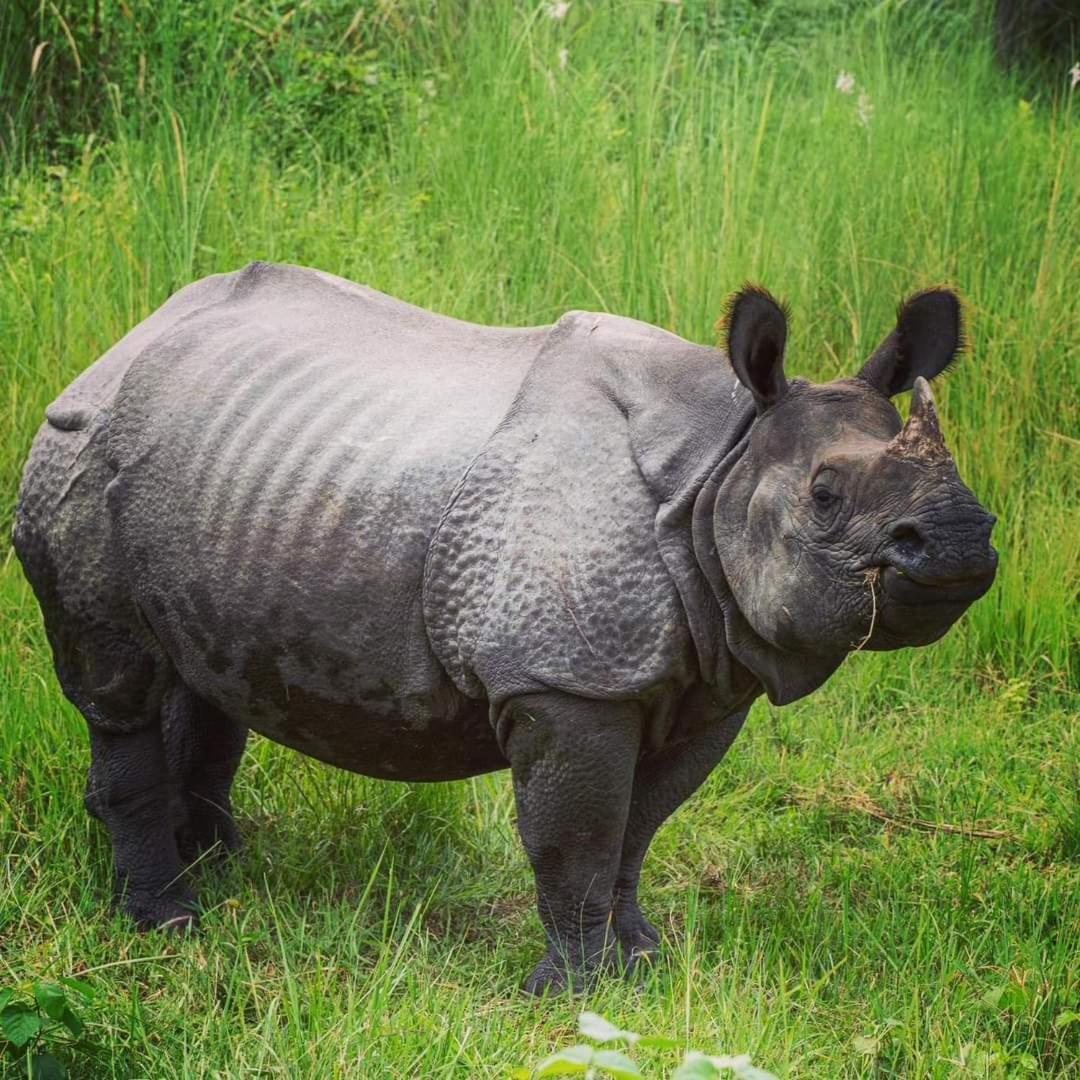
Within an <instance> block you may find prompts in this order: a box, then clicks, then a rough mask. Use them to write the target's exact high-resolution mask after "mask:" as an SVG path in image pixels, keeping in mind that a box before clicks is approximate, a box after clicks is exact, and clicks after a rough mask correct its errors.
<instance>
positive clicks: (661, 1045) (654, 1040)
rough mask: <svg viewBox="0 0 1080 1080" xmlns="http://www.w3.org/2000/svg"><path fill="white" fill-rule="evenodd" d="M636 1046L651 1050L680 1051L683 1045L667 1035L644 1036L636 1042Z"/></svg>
mask: <svg viewBox="0 0 1080 1080" xmlns="http://www.w3.org/2000/svg"><path fill="white" fill-rule="evenodd" d="M634 1045H635V1046H644V1047H646V1048H647V1049H650V1050H678V1049H679V1047H680V1046H682V1045H683V1044H682V1042H681V1041H680V1040H679V1039H669V1038H668V1037H667V1036H666V1035H642V1036H641V1037H640V1038H639V1039H636V1040H635V1041H634Z"/></svg>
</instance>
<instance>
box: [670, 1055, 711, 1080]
mask: <svg viewBox="0 0 1080 1080" xmlns="http://www.w3.org/2000/svg"><path fill="white" fill-rule="evenodd" d="M719 1075H720V1073H719V1070H718V1069H717V1068H716V1066H715V1065H713V1063H712V1062H711V1061H710V1060H709V1059H708V1058H707V1057H706V1056H705V1055H704V1054H699V1053H697V1051H695V1050H691V1051H690V1053H688V1054H687V1055H686V1060H685V1061H683V1063H682V1064H681V1065H680V1066H679V1067H678V1068H677V1069H676V1070H675V1071H674V1072H673V1073H672V1074H671V1080H716V1078H717V1077H718V1076H719Z"/></svg>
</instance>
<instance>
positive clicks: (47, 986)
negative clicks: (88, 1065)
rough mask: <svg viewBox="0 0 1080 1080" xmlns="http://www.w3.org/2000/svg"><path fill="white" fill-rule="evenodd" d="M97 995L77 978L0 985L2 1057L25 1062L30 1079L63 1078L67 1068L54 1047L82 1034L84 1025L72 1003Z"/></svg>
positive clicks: (68, 1044)
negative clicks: (21, 984)
mask: <svg viewBox="0 0 1080 1080" xmlns="http://www.w3.org/2000/svg"><path fill="white" fill-rule="evenodd" d="M72 992H74V996H75V997H77V998H78V999H80V1001H81V1002H82V1003H86V1002H90V1001H92V1000H93V999H94V996H95V995H94V991H93V989H92V988H91V987H90V986H88V985H87V984H86V983H84V982H80V981H79V980H78V979H60V980H59V982H31V983H27V984H25V985H23V986H19V987H15V986H7V987H0V1059H2V1057H3V1056H6V1057H8V1058H9V1059H11V1060H18V1061H21V1062H22V1063H23V1065H24V1066H25V1069H26V1075H27V1076H28V1077H29V1080H64V1077H66V1076H67V1075H68V1070H67V1068H66V1067H65V1066H64V1064H63V1063H62V1061H61V1059H60V1058H59V1057H57V1056H56V1054H54V1053H53V1052H52V1051H53V1050H57V1051H58V1052H61V1053H62V1051H63V1048H64V1047H65V1046H66V1047H70V1045H71V1042H72V1040H78V1039H80V1038H81V1037H82V1034H83V1030H84V1025H83V1022H82V1020H81V1019H80V1018H79V1014H78V1012H77V1011H76V1008H75V1005H74V1004H73V994H72Z"/></svg>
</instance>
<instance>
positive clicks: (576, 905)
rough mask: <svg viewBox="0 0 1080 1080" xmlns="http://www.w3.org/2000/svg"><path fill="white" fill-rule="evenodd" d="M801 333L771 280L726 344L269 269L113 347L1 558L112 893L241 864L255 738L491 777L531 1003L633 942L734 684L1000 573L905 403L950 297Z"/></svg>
mask: <svg viewBox="0 0 1080 1080" xmlns="http://www.w3.org/2000/svg"><path fill="white" fill-rule="evenodd" d="M785 337H786V321H785V317H784V314H783V312H782V311H781V310H780V308H779V307H778V306H777V305H776V303H775V302H774V301H773V300H772V299H771V298H770V297H769V296H768V294H767V293H765V292H764V291H763V290H760V289H757V288H754V287H748V288H746V289H744V290H743V291H742V292H741V293H739V294H737V295H736V296H735V297H734V298H733V300H732V303H731V307H730V310H729V318H728V329H727V346H728V357H729V358H730V361H729V359H728V357H725V356H724V355H723V354H722V353H720V352H717V351H716V350H714V349H711V348H706V347H703V346H699V345H693V344H690V343H688V342H686V341H683V340H682V339H680V338H678V337H675V336H673V335H672V334H669V333H666V332H665V331H662V330H659V329H656V328H655V327H652V326H648V325H645V324H643V323H639V322H635V321H633V320H631V319H625V318H619V317H617V316H612V315H603V314H591V313H585V312H572V313H570V314H568V315H566V316H564V317H563V318H562V319H560V320H559V322H558V323H556V324H555V325H554V326H550V327H538V328H533V329H523V330H516V329H494V328H489V327H480V326H473V325H469V324H467V323H462V322H457V321H455V320H452V319H448V318H444V317H442V316H439V315H434V314H431V313H429V312H426V311H421V310H419V309H417V308H414V307H411V306H409V305H407V304H404V303H401V302H400V301H397V300H394V299H391V298H390V297H387V296H383V295H382V294H380V293H377V292H374V291H372V290H370V289H367V288H363V287H361V286H358V285H354V284H352V283H350V282H347V281H343V280H341V279H339V278H335V277H332V276H331V275H329V274H323V273H319V272H317V271H313V270H306V269H300V268H296V267H291V266H268V265H265V264H259V263H256V264H253V265H251V266H249V267H248V268H247V269H245V270H243V271H240V272H239V273H236V274H226V275H221V276H217V277H211V278H207V279H205V280H203V281H200V282H197V283H195V284H194V285H191V286H189V287H188V288H186V289H183V290H182V291H181V292H179V293H177V294H176V295H175V296H174V297H173V298H172V299H171V300H169V301H168V303H166V304H165V305H164V306H163V307H162V308H161V309H160V310H158V311H157V312H155V313H154V314H153V315H152V316H151V317H150V318H149V319H147V320H146V321H145V322H144V323H142V324H141V325H139V326H138V327H136V328H135V329H134V330H133V331H132V332H131V333H130V334H128V335H127V337H125V338H124V339H123V340H122V341H121V342H120V343H119V344H117V345H116V346H115V347H114V348H113V349H111V350H110V351H109V352H108V353H106V355H105V356H103V357H102V358H101V359H100V360H99V361H98V362H97V363H96V364H95V365H94V366H93V367H91V368H90V369H89V370H88V371H87V372H86V373H85V374H84V375H82V376H81V377H80V378H79V379H78V380H76V382H74V383H73V384H72V385H71V386H70V387H69V388H68V390H67V391H66V392H65V393H64V394H63V395H62V396H61V397H60V398H59V399H58V400H57V401H56V402H55V403H54V404H53V405H52V406H51V407H50V408H49V410H48V413H47V416H48V420H47V422H46V423H45V424H44V425H43V426H42V428H41V431H40V432H39V434H38V436H37V439H36V441H35V443H34V447H33V450H32V452H31V455H30V459H29V461H28V463H27V466H26V472H25V477H24V481H23V487H22V493H21V500H20V504H19V508H18V514H17V520H16V534H15V541H16V548H17V551H18V553H19V557H20V559H21V560H22V563H23V566H24V567H25V570H26V574H27V576H28V577H29V579H30V581H31V583H32V584H33V587H34V589H35V591H36V593H37V596H38V598H39V600H40V603H41V608H42V611H43V613H44V617H45V623H46V627H47V630H48V634H49V639H50V642H51V644H52V647H53V651H54V656H55V665H56V670H57V674H58V676H59V679H60V682H61V685H62V686H63V689H64V692H65V693H66V694H67V696H68V697H69V698H70V699H71V700H72V701H73V702H74V703H75V705H76V706H77V707H78V708H79V709H80V710H81V711H82V713H83V715H84V716H85V717H86V720H87V722H88V725H89V729H90V740H91V746H92V758H93V762H92V766H91V770H90V777H89V782H88V788H87V800H86V801H87V806H88V808H89V810H90V812H91V813H93V814H95V815H96V816H98V817H99V818H100V819H101V820H102V821H103V822H104V823H105V825H106V826H107V827H108V829H109V832H110V834H111V837H112V841H113V847H114V851H115V856H116V873H117V889H118V895H119V896H120V898H121V899H122V903H123V905H124V907H125V908H126V910H127V911H128V912H130V914H131V915H132V916H134V918H135V919H136V920H137V921H138V923H139V924H140V925H141V926H144V927H154V926H173V927H179V928H185V927H187V926H188V925H190V924H191V922H192V920H193V919H194V914H193V906H192V905H193V897H192V895H191V893H190V892H189V891H188V888H187V886H186V884H185V883H184V880H183V871H184V867H185V865H186V864H187V863H189V862H190V861H191V860H192V859H194V858H195V857H196V856H197V855H198V853H199V852H201V851H204V850H206V849H207V848H208V847H210V846H212V845H215V844H220V845H221V846H223V847H224V848H226V849H228V848H233V847H235V845H236V843H237V832H236V827H235V825H234V823H233V819H232V815H231V811H230V805H229V788H230V784H231V782H232V778H233V774H234V772H235V770H236V767H237V764H238V762H239V760H240V756H241V754H242V752H243V747H244V741H245V736H246V731H247V729H248V728H251V729H253V730H255V731H259V732H261V733H263V734H264V735H266V736H268V737H270V738H272V739H275V740H277V741H278V742H282V743H285V744H286V745H288V746H292V747H294V748H296V749H298V750H301V751H302V752H304V753H306V754H310V755H312V756H314V757H317V758H320V759H321V760H323V761H326V762H329V763H331V764H334V765H339V766H341V767H343V768H347V769H351V770H354V771H356V772H360V773H363V774H365V775H368V776H374V777H382V778H386V779H393V780H450V779H455V778H458V777H466V776H472V775H475V774H478V773H483V772H487V771H489V770H493V769H501V768H506V767H509V768H510V769H511V770H512V773H513V780H514V789H515V794H516V798H517V808H518V824H519V827H520V831H521V837H522V840H523V842H524V846H525V850H526V852H527V853H528V856H529V859H530V861H531V863H532V866H533V869H534V871H535V874H536V882H537V890H538V896H539V911H540V917H541V919H542V921H543V924H544V927H545V930H546V932H547V936H548V942H549V945H548V950H547V954H546V956H545V957H544V959H543V960H542V961H541V963H540V964H539V966H538V967H537V968H536V970H535V971H534V972H533V974H532V976H531V977H530V978H529V980H528V981H527V983H526V986H527V989H529V990H530V991H533V992H542V991H545V990H555V989H560V988H563V987H565V986H566V985H567V983H568V981H569V982H571V983H573V984H577V983H580V982H581V981H583V980H586V979H587V978H588V977H589V975H590V973H591V972H594V971H595V970H597V969H599V968H600V967H606V966H609V965H614V964H621V965H623V966H624V967H628V966H630V965H631V964H632V963H633V961H634V959H635V958H636V957H637V956H639V955H640V954H642V953H649V952H651V951H652V950H654V948H655V947H656V945H657V942H658V939H659V934H658V933H657V931H656V930H655V929H654V928H653V927H652V926H651V925H650V924H649V923H648V922H647V921H646V920H645V918H644V917H643V916H642V914H641V912H640V910H639V908H638V903H637V895H636V894H637V884H638V875H639V872H640V869H641V864H642V860H643V858H644V856H645V852H646V849H647V848H648V846H649V842H650V840H651V839H652V836H653V834H654V833H655V831H656V829H657V828H658V827H659V825H660V824H661V822H663V821H664V819H665V818H666V817H668V815H669V814H671V813H672V811H674V810H675V809H676V807H678V806H679V805H680V804H681V803H682V802H683V801H684V800H685V799H686V798H687V797H688V796H689V795H690V794H691V793H692V792H693V791H694V790H695V789H696V788H697V787H698V786H699V785H700V784H701V783H702V781H703V780H704V779H705V777H706V776H708V774H709V772H710V770H711V769H712V768H713V767H714V766H715V765H716V764H717V762H719V761H720V759H721V758H722V757H723V755H724V752H725V751H726V750H727V748H728V746H729V745H730V744H731V741H732V740H733V739H734V737H735V735H736V734H737V732H738V730H739V728H740V726H741V724H742V722H743V719H744V718H745V716H746V712H747V709H748V708H749V706H750V704H751V702H752V701H753V699H754V698H755V697H757V696H758V695H759V694H761V693H762V692H763V691H764V692H765V693H767V694H768V696H769V698H770V700H772V701H773V702H774V703H777V704H784V703H786V702H790V701H793V700H795V699H796V698H799V697H801V696H803V695H805V694H808V693H810V692H811V691H812V690H814V689H815V688H816V687H817V686H819V685H821V683H822V682H824V681H825V679H827V678H828V676H829V675H830V674H831V673H832V672H833V671H834V670H835V669H836V667H837V666H838V665H839V664H840V663H841V661H842V660H843V659H844V657H845V656H846V655H847V654H848V653H849V652H850V651H852V650H853V649H854V648H856V647H858V646H860V645H862V646H863V647H867V648H882V649H886V648H887V649H891V648H897V647H900V646H904V645H922V644H926V643H928V642H931V641H933V640H935V639H936V638H938V637H940V636H941V635H942V634H943V633H944V632H945V631H946V630H947V629H948V627H949V626H950V625H951V624H952V623H953V622H954V621H955V620H956V619H957V618H958V617H959V616H960V614H961V613H962V612H963V611H964V609H965V608H966V607H967V606H968V604H970V603H971V602H972V601H973V600H974V599H976V598H977V597H978V596H980V595H981V594H982V593H983V592H984V591H985V590H986V589H987V588H988V587H989V585H990V582H991V581H992V579H993V576H994V571H995V565H996V555H995V553H994V550H993V548H991V547H990V544H989V537H990V530H991V528H992V525H993V518H992V517H991V516H990V515H989V514H987V513H986V512H985V511H984V510H983V509H982V508H981V507H980V506H979V504H978V503H977V502H976V500H975V498H974V497H973V496H972V494H971V492H970V491H969V490H968V489H967V488H966V487H965V486H964V484H963V483H962V482H961V480H960V478H959V476H958V475H957V472H956V469H955V468H954V466H953V463H952V461H951V459H950V457H949V455H948V452H947V451H946V450H945V446H944V443H943V442H942V440H941V435H940V431H939V430H938V427H937V420H936V416H935V414H934V407H933V402H932V399H931V397H930V392H929V388H928V386H927V384H926V382H925V381H923V379H924V378H932V377H933V376H934V375H936V374H938V373H939V372H940V371H941V370H942V369H943V368H944V367H945V366H946V365H947V364H948V363H949V362H950V361H951V360H952V358H953V356H954V354H955V353H956V350H957V348H958V345H959V340H960V311H959V305H958V304H957V301H956V299H955V297H954V296H953V295H952V294H951V293H949V292H946V291H941V290H937V291H931V292H927V293H923V294H920V295H919V296H917V297H914V298H913V299H911V300H910V301H908V303H907V304H906V305H905V306H904V307H903V308H902V309H901V312H900V316H899V322H898V324H897V328H896V329H895V330H894V331H893V332H892V334H890V336H889V337H888V338H887V339H886V340H885V341H884V342H883V344H882V346H881V347H880V348H879V349H878V351H877V352H876V353H875V354H874V356H873V357H872V358H871V359H870V360H869V361H868V362H867V364H866V366H865V367H864V368H863V370H862V371H861V372H860V373H859V375H858V376H856V377H855V378H852V379H845V380H840V381H837V382H833V383H829V384H827V385H822V386H814V385H811V384H810V383H807V382H803V381H801V380H800V381H795V382H792V383H790V384H789V383H788V382H787V379H786V377H785V375H784V371H783V353H784V342H785ZM916 380H918V382H917V385H916V397H915V402H914V406H913V414H912V419H911V421H910V422H909V423H908V425H907V426H906V427H905V428H904V429H903V430H901V420H900V417H899V415H898V413H897V412H896V410H895V408H894V407H893V405H892V404H891V403H890V401H889V396H890V395H894V394H898V393H901V392H903V391H905V390H908V389H911V387H912V386H913V384H916Z"/></svg>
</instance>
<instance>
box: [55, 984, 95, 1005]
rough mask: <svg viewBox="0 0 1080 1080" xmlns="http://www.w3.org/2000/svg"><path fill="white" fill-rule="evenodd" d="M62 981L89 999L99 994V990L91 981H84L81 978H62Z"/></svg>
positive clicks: (70, 988)
mask: <svg viewBox="0 0 1080 1080" xmlns="http://www.w3.org/2000/svg"><path fill="white" fill-rule="evenodd" d="M60 982H62V983H63V984H64V985H65V986H66V987H67V988H68V989H69V990H74V991H75V992H76V993H78V994H82V996H83V997H84V998H86V1000H87V1001H90V1000H92V999H93V998H94V997H96V996H97V991H96V990H95V989H94V988H93V987H92V986H91V985H90V984H89V983H84V982H83V981H82V980H81V979H68V978H61V979H60Z"/></svg>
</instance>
